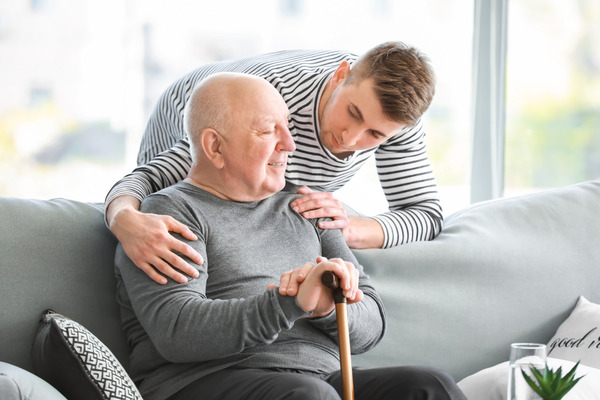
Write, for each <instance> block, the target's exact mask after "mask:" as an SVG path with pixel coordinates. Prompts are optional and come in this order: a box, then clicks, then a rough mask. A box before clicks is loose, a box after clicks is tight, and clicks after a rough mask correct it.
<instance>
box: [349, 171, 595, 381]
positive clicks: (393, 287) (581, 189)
mask: <svg viewBox="0 0 600 400" xmlns="http://www.w3.org/2000/svg"><path fill="white" fill-rule="evenodd" d="M355 253H356V255H357V258H358V260H359V261H360V262H361V264H362V265H363V266H364V267H365V271H366V272H367V273H368V274H369V275H370V276H371V279H372V281H373V284H374V285H375V287H376V288H377V289H378V291H379V293H380V295H381V297H382V299H383V302H384V304H385V307H386V310H387V314H388V322H389V329H388V334H387V336H386V337H385V338H384V339H383V341H382V342H381V343H380V344H379V345H378V346H377V347H376V348H375V349H374V350H372V351H370V352H368V353H367V354H365V355H363V356H359V357H356V360H355V362H354V364H355V365H361V366H374V365H397V364H399V363H400V364H430V365H433V366H436V367H441V368H443V369H445V370H447V371H449V372H451V374H452V375H453V376H454V378H455V379H457V380H459V379H461V378H463V377H465V376H467V375H469V374H472V373H474V372H476V371H478V370H480V369H482V368H486V367H490V366H492V365H495V364H497V363H499V362H503V361H506V360H508V357H509V349H510V344H511V343H513V342H540V343H547V342H548V341H549V340H550V339H551V338H552V336H553V335H554V333H555V331H556V329H557V328H558V326H559V325H560V324H561V323H562V322H563V321H564V320H565V319H566V318H567V317H568V315H569V314H570V312H571V311H572V310H573V308H574V306H575V304H576V302H577V299H578V297H579V296H580V295H583V296H585V297H586V298H587V299H588V300H590V301H592V302H595V303H600V180H594V181H589V182H583V183H580V184H576V185H571V186H566V187H562V188H558V189H551V190H546V191H542V192H538V193H535V194H531V195H526V196H521V197H515V198H504V199H499V200H494V201H489V202H484V203H480V204H474V205H472V206H470V207H468V208H466V209H464V210H462V211H459V212H457V213H455V214H453V215H451V216H450V217H449V218H447V220H446V222H445V224H444V229H443V231H442V233H441V234H440V235H439V236H438V237H437V238H436V239H435V240H433V241H429V242H419V243H411V244H407V245H402V246H398V247H395V248H391V249H386V250H360V251H356V252H355Z"/></svg>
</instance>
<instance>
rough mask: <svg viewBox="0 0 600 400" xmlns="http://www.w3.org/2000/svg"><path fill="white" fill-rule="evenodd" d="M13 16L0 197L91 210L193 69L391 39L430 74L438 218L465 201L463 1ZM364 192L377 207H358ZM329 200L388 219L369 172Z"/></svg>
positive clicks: (114, 1)
mask: <svg viewBox="0 0 600 400" xmlns="http://www.w3.org/2000/svg"><path fill="white" fill-rule="evenodd" d="M19 4H21V2H19V1H18V0H8V1H6V2H4V3H3V5H2V6H0V14H1V15H7V16H8V17H7V18H5V20H6V21H9V22H8V24H5V27H4V31H5V32H6V33H10V34H6V35H4V37H3V38H1V39H0V57H2V59H3V60H10V62H3V63H2V64H0V86H1V87H3V90H2V92H0V154H2V158H1V161H0V163H1V168H2V170H3V171H7V173H4V174H2V177H1V178H0V195H9V196H17V197H38V198H50V197H69V198H74V199H78V200H83V201H103V199H104V196H105V194H106V193H107V191H108V190H109V189H110V187H111V186H112V184H113V183H115V182H116V181H117V180H118V179H119V178H121V177H122V176H123V175H125V174H126V173H127V172H129V171H130V170H131V169H133V168H134V167H135V156H136V153H137V149H138V146H139V141H140V137H141V134H142V132H143V129H144V126H145V121H146V120H147V118H148V115H149V114H150V112H151V110H152V108H153V106H154V104H155V102H156V100H157V99H158V96H159V95H160V94H161V92H162V91H163V90H164V89H165V88H166V87H167V86H168V85H169V84H170V83H171V82H173V81H174V80H175V79H177V78H178V77H179V76H181V75H183V74H184V73H186V72H188V71H190V70H192V69H193V68H196V67H197V66H199V65H202V64H205V63H208V62H212V61H216V60H222V59H232V58H237V57H244V56H249V55H254V54H259V53H264V52H269V51H276V50H281V49H286V48H338V49H343V50H350V51H353V52H356V53H362V52H364V51H366V50H367V49H369V48H370V47H372V46H374V45H376V44H378V43H381V42H384V41H387V40H401V41H404V42H407V43H409V44H412V45H415V46H417V47H418V48H420V49H421V50H422V51H423V52H425V53H426V54H428V55H429V57H430V58H431V60H432V63H433V66H434V68H435V70H436V73H437V78H438V85H437V92H436V97H435V99H434V102H433V104H432V106H431V108H430V109H429V111H428V112H427V114H426V116H425V124H426V125H425V126H426V131H427V143H428V148H429V153H430V158H431V161H432V164H433V168H434V172H435V174H436V178H437V180H438V184H439V186H440V191H441V194H442V197H443V202H444V205H445V209H446V212H449V211H451V210H453V209H456V208H459V207H461V206H464V205H466V204H467V203H468V185H467V176H468V168H469V165H468V159H469V157H468V154H469V152H470V148H469V141H470V134H469V109H470V100H469V99H470V83H471V81H470V79H471V78H470V75H471V74H470V66H471V47H472V45H471V41H472V14H473V5H472V4H471V3H470V2H465V1H463V0H451V1H446V0H443V1H442V0H426V1H420V2H414V1H409V0H404V1H393V2H392V1H383V0H378V1H374V2H363V1H360V0H334V1H328V2H322V1H319V0H261V1H255V2H246V1H241V0H223V1H219V2H214V1H189V0H187V1H185V0H174V1H171V2H163V1H158V0H152V1H147V2H143V3H140V2H134V1H122V0H107V1H104V2H97V1H94V0H83V1H80V2H77V3H69V4H68V5H67V4H66V2H63V1H58V0H54V1H51V2H48V1H42V2H32V3H31V4H32V6H35V7H38V6H44V5H45V4H51V5H52V7H43V8H45V12H44V13H36V14H35V15H33V14H32V13H31V10H27V9H23V8H22V7H19V6H18V5H19ZM231 10H236V12H235V13H232V12H231ZM257 10H260V12H258V11H257ZM248 16H252V17H251V18H248ZM199 21H202V23H199ZM39 82H43V83H44V84H43V85H39ZM32 87H36V88H38V89H36V90H35V91H33V92H30V88H32ZM44 88H51V91H49V92H48V91H45V90H44ZM50 95H51V96H50ZM40 99H45V100H50V101H43V102H41V101H38V100H40ZM94 146H95V150H96V151H94ZM363 185H368V186H372V187H373V188H374V189H375V191H374V192H371V193H376V195H372V196H369V198H361V196H358V195H356V188H357V187H358V186H361V187H362V186H363ZM365 192H367V191H365V190H361V191H360V193H365ZM340 196H346V197H344V199H350V198H352V200H353V201H352V202H354V203H355V204H352V205H354V206H355V208H357V209H359V211H362V212H365V213H367V214H369V213H372V212H378V211H383V210H384V209H385V208H386V202H385V199H384V198H383V194H382V193H381V189H380V188H379V184H378V181H377V177H376V175H375V173H374V167H373V166H371V170H365V171H363V172H362V173H361V174H360V175H359V176H357V178H356V179H355V181H354V182H353V183H351V184H350V185H349V187H348V188H345V189H344V190H343V191H342V193H340ZM455 199H458V201H454V200H455Z"/></svg>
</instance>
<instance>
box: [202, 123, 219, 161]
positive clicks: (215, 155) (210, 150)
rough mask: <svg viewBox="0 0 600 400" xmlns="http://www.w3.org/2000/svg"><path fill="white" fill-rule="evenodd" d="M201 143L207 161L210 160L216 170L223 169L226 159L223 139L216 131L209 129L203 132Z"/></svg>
mask: <svg viewBox="0 0 600 400" xmlns="http://www.w3.org/2000/svg"><path fill="white" fill-rule="evenodd" d="M200 141H201V143H202V150H203V151H204V155H205V156H206V159H207V160H209V161H210V162H211V163H212V164H213V165H214V167H215V168H217V169H221V168H223V166H224V165H225V159H224V157H223V137H222V136H221V135H219V133H218V132H217V131H216V130H214V129H212V128H207V129H205V130H203V131H202V135H201V138H200Z"/></svg>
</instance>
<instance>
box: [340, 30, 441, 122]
mask: <svg viewBox="0 0 600 400" xmlns="http://www.w3.org/2000/svg"><path fill="white" fill-rule="evenodd" d="M369 78H370V79H373V81H374V90H375V94H376V96H377V98H378V99H379V102H380V103H381V107H382V108H383V113H384V114H385V116H386V117H387V118H389V119H390V120H391V121H395V122H400V123H404V124H407V125H409V126H410V125H414V124H415V123H416V122H417V121H418V120H419V118H421V116H422V115H423V113H424V112H425V111H426V110H427V108H428V107H429V105H430V104H431V101H432V100H433V95H434V93H435V74H434V72H433V68H432V67H431V65H430V61H429V58H428V57H427V56H425V55H424V54H423V53H421V52H420V51H419V50H417V49H416V48H414V47H410V46H407V45H406V44H404V43H401V42H386V43H383V44H380V45H379V46H376V47H374V48H372V49H371V50H369V51H367V52H366V53H365V54H363V55H362V56H361V57H360V58H359V59H358V60H356V62H355V63H354V64H353V65H352V68H351V69H350V74H349V75H348V78H347V79H346V82H345V83H346V84H355V83H359V82H361V81H363V80H364V79H369Z"/></svg>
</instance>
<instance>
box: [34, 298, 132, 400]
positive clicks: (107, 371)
mask: <svg viewBox="0 0 600 400" xmlns="http://www.w3.org/2000/svg"><path fill="white" fill-rule="evenodd" d="M32 359H33V368H34V372H35V373H36V374H37V375H38V376H40V377H41V378H42V379H44V380H46V381H47V382H48V383H50V384H51V385H53V386H54V387H55V388H56V389H58V390H59V391H60V392H61V393H62V394H63V395H64V396H65V397H67V398H69V399H86V400H88V399H99V400H113V399H114V400H124V399H127V400H130V399H131V400H142V396H141V395H140V393H139V391H138V389H137V388H136V386H135V384H134V383H133V382H132V381H131V378H129V375H127V372H125V369H124V368H123V366H122V365H121V363H119V361H118V360H117V358H116V357H115V356H114V355H113V354H112V352H111V351H110V350H109V349H108V348H107V347H106V346H105V345H104V344H103V343H102V342H101V341H100V340H99V339H98V338H97V337H96V336H94V335H93V334H92V333H91V332H90V331H88V330H87V329H86V328H84V327H83V326H82V325H80V324H79V323H77V322H75V321H73V320H72V319H70V318H67V317H65V316H62V315H60V314H56V313H54V312H53V311H51V310H47V311H46V312H44V314H43V315H42V319H41V321H40V325H39V327H38V331H37V333H36V335H35V338H34V342H33V347H32Z"/></svg>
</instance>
